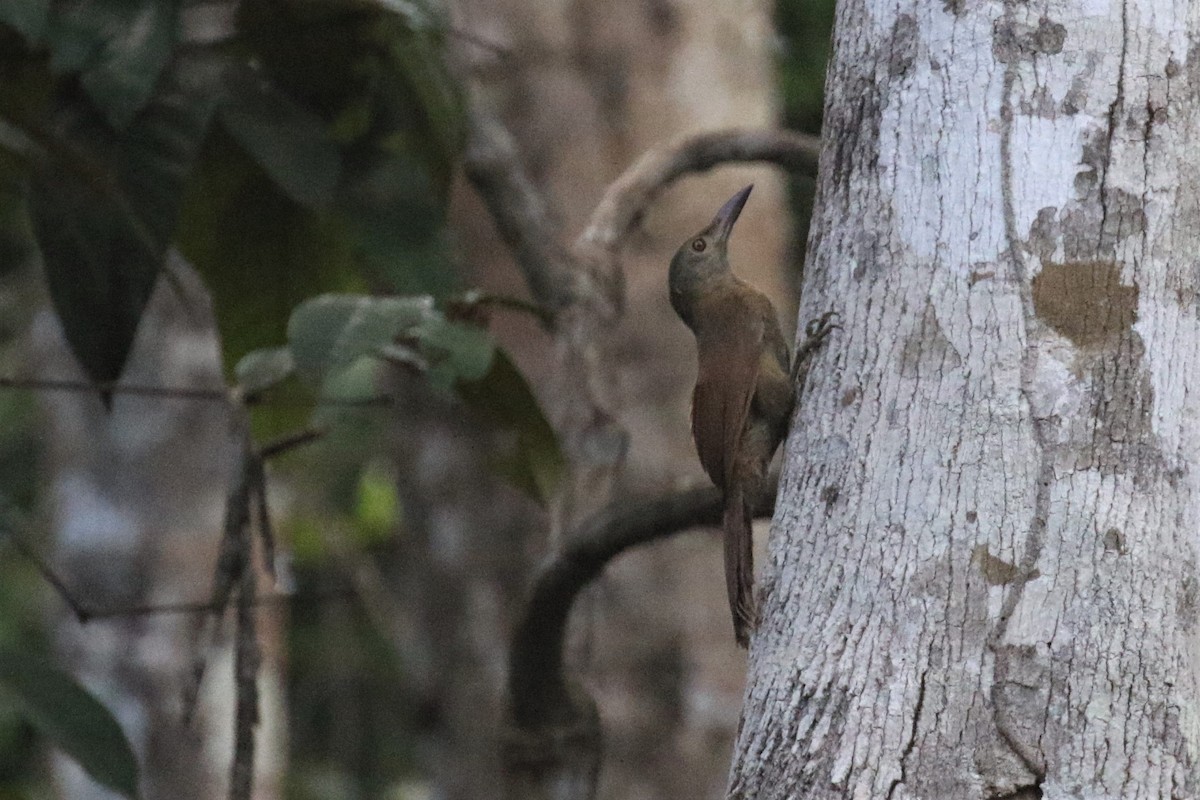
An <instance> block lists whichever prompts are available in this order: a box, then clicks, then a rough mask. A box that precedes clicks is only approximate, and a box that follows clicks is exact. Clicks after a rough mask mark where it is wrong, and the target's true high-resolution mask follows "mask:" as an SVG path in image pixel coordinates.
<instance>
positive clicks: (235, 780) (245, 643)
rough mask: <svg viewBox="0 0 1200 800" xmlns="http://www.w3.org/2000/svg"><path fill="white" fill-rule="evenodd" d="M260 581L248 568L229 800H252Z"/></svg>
mask: <svg viewBox="0 0 1200 800" xmlns="http://www.w3.org/2000/svg"><path fill="white" fill-rule="evenodd" d="M257 580H258V576H257V575H256V574H255V573H254V570H253V569H247V570H246V572H245V573H244V574H243V575H242V579H241V586H240V588H239V590H238V599H237V643H236V649H235V651H234V683H235V686H236V689H237V691H236V694H237V711H236V714H235V717H234V720H235V721H234V737H233V741H234V744H233V764H232V766H231V767H230V778H229V800H250V797H251V794H252V792H253V790H254V729H255V728H256V727H258V723H259V703H258V671H259V669H260V668H261V666H262V648H261V647H260V646H259V644H258V624H257V623H258V618H257V616H256V615H255V614H254V613H253V612H252V610H253V608H254V605H255V593H256V591H257V586H256V582H257Z"/></svg>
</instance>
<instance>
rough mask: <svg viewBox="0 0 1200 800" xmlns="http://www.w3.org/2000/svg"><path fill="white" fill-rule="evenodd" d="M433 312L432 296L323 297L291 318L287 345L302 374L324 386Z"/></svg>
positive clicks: (304, 306)
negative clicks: (329, 377)
mask: <svg viewBox="0 0 1200 800" xmlns="http://www.w3.org/2000/svg"><path fill="white" fill-rule="evenodd" d="M433 313H434V312H433V300H432V299H431V298H428V297H366V296H362V295H323V296H321V297H317V298H314V299H312V300H309V301H308V302H306V303H304V304H303V305H301V306H300V307H299V308H297V309H296V310H295V311H294V312H293V313H292V318H291V320H290V321H289V322H288V345H289V346H290V347H291V349H292V357H293V358H294V359H295V361H296V368H297V369H298V370H299V371H300V374H301V375H304V376H305V377H306V378H308V379H309V380H310V381H312V382H314V383H317V384H320V383H321V382H322V380H323V379H324V378H325V376H327V375H329V374H331V373H334V372H337V371H339V370H341V369H344V368H345V367H348V366H349V365H350V364H351V363H353V362H354V361H356V360H357V359H359V358H361V357H362V356H366V355H372V354H374V353H376V352H377V351H378V350H379V349H380V348H381V347H383V346H385V345H387V344H389V343H391V342H393V341H394V340H395V339H397V338H398V337H399V336H400V335H401V334H402V333H405V332H407V331H410V330H412V329H413V328H415V327H416V326H417V325H418V324H419V323H421V322H422V321H424V320H425V319H426V318H428V317H429V316H430V315H431V314H433Z"/></svg>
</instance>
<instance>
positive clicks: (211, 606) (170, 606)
mask: <svg viewBox="0 0 1200 800" xmlns="http://www.w3.org/2000/svg"><path fill="white" fill-rule="evenodd" d="M8 522H9V523H11V520H9V521H8ZM6 534H7V536H8V538H9V540H10V541H12V543H13V546H14V547H15V548H16V549H17V550H18V551H19V552H20V553H21V555H22V556H24V557H25V558H26V559H28V561H29V562H30V563H31V564H32V565H33V566H34V569H36V570H37V571H38V574H39V575H41V576H42V579H43V580H45V581H46V583H47V584H49V586H50V588H51V589H53V590H54V593H55V594H57V595H58V597H59V599H60V600H62V602H63V605H65V606H66V607H67V608H68V609H69V610H70V612H71V614H72V615H73V616H74V617H75V618H76V619H77V620H78V621H79V622H80V624H82V625H86V624H88V623H90V622H96V621H98V620H107V619H119V618H125V617H151V616H160V615H174V614H206V613H212V612H214V611H219V610H221V609H220V608H219V607H218V606H217V605H216V604H215V603H214V602H213V600H212V599H207V600H184V601H180V602H175V603H145V604H139V605H130V606H118V607H115V608H95V607H93V606H90V605H88V604H87V603H86V602H84V601H83V600H81V599H79V597H78V596H77V595H76V594H75V592H74V591H73V590H72V589H71V587H70V586H68V585H67V582H66V581H65V580H64V579H63V578H61V577H59V575H58V574H57V573H56V572H55V571H54V570H53V568H51V566H50V564H49V563H47V561H46V560H45V559H44V558H42V556H41V555H40V554H39V553H38V552H37V550H36V549H34V547H33V545H31V544H30V543H29V541H28V540H27V539H26V538H25V536H24V535H22V534H21V533H20V532H18V531H17V530H15V528H14V527H13V525H12V524H9V525H7V530H6ZM357 596H358V592H357V591H356V590H355V589H354V587H352V586H351V587H346V588H344V589H337V590H330V591H324V592H304V593H300V592H276V593H273V594H266V595H258V596H257V597H256V598H255V601H254V605H256V606H276V605H282V604H284V603H292V602H297V603H301V602H313V601H321V602H323V601H325V600H351V599H354V598H356V597H357Z"/></svg>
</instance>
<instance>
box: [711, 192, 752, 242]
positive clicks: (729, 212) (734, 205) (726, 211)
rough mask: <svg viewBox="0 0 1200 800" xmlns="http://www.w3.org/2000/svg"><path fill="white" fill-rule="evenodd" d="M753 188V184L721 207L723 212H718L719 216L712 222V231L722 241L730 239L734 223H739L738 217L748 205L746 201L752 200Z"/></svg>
mask: <svg viewBox="0 0 1200 800" xmlns="http://www.w3.org/2000/svg"><path fill="white" fill-rule="evenodd" d="M753 188H754V184H753V183H752V184H750V185H749V186H747V187H746V188H745V189H742V190H741V191H740V192H738V193H737V194H735V195H734V196H733V197H731V198H729V200H728V202H726V203H725V205H723V206H721V210H720V211H718V212H717V216H716V217H714V218H713V221H712V230H713V232H714V233H716V234H717V236H719V237H720V238H722V239H727V238H729V234H730V233H731V232H732V231H733V223H735V222H737V219H738V215H740V214H741V213H742V207H743V206H745V205H746V200H748V199H749V198H750V190H751V189H753Z"/></svg>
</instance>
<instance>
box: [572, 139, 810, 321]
mask: <svg viewBox="0 0 1200 800" xmlns="http://www.w3.org/2000/svg"><path fill="white" fill-rule="evenodd" d="M820 153H821V140H820V139H819V138H817V137H815V136H808V135H806V134H803V133H795V132H793V131H785V130H739V129H734V130H725V131H713V132H711V133H702V134H698V135H692V136H688V137H685V138H682V139H679V140H677V141H675V142H672V143H670V144H666V145H663V146H660V147H656V148H654V149H652V150H649V151H648V152H646V153H645V155H643V156H642V157H641V158H640V159H638V160H637V161H636V162H634V164H633V165H632V166H631V167H629V168H628V169H627V170H625V172H624V173H622V174H621V176H620V177H618V178H617V179H616V180H615V181H613V182H612V183H611V184H609V187H608V190H607V191H605V193H604V197H603V198H601V200H600V202H599V204H597V206H596V210H595V211H594V212H592V217H591V220H590V221H589V222H588V225H587V227H586V228H585V229H584V231H583V233H581V234H580V235H579V238H578V239H576V240H575V246H574V249H573V253H574V255H575V257H576V258H577V259H579V262H580V267H582V268H583V269H584V270H585V271H586V272H587V273H588V274H589V276H590V277H591V278H592V279H593V280H595V281H598V282H599V283H601V285H607V286H612V287H614V288H612V289H611V290H610V293H612V294H613V296H614V297H619V292H620V289H619V286H620V282H621V268H620V262H619V261H618V253H619V251H620V247H621V243H622V242H623V241H624V240H625V238H626V237H627V236H628V235H629V233H630V232H631V231H632V230H633V228H634V226H636V225H637V223H638V221H639V220H640V219H641V218H642V215H643V214H645V212H646V209H647V208H649V206H650V204H651V203H652V202H654V200H655V199H656V198H657V197H658V195H659V194H661V193H662V191H663V190H664V189H666V188H667V187H668V186H670V185H671V184H672V183H673V182H674V181H675V180H676V179H678V178H681V177H683V176H684V175H687V174H689V173H693V172H705V171H707V170H709V169H712V168H713V167H716V166H719V165H721V164H729V163H735V162H754V161H758V162H766V163H770V164H775V165H777V166H779V167H782V168H783V169H785V170H787V171H789V172H795V173H798V174H801V175H808V176H810V177H814V178H815V177H816V175H817V162H818V160H819V158H820Z"/></svg>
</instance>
